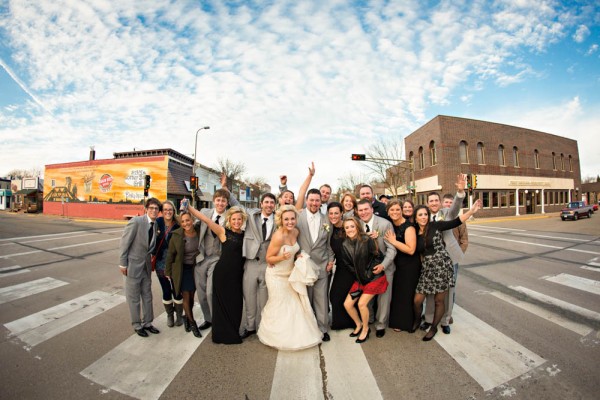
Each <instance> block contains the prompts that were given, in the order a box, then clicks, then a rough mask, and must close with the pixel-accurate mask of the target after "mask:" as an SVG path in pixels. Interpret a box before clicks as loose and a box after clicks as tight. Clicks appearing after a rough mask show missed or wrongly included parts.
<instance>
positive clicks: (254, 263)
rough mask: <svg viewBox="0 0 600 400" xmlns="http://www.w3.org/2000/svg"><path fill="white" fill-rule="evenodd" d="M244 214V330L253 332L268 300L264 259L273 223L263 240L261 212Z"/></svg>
mask: <svg viewBox="0 0 600 400" xmlns="http://www.w3.org/2000/svg"><path fill="white" fill-rule="evenodd" d="M246 212H247V213H248V220H247V221H246V231H245V234H244V245H243V247H242V252H243V256H244V257H246V262H245V263H244V281H243V289H244V302H245V305H246V329H247V330H249V331H255V330H257V329H258V325H259V324H260V315H261V313H262V310H263V308H264V307H265V304H267V299H268V293H267V284H266V282H265V272H266V271H267V260H266V257H267V249H268V248H269V244H270V243H271V237H272V236H273V231H274V230H275V224H274V223H273V229H272V230H271V232H268V233H267V237H266V238H263V234H262V224H263V217H262V212H261V210H260V209H251V210H246ZM269 218H271V220H273V218H274V214H271V215H270V216H269Z"/></svg>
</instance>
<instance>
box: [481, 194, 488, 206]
mask: <svg viewBox="0 0 600 400" xmlns="http://www.w3.org/2000/svg"><path fill="white" fill-rule="evenodd" d="M481 202H482V203H483V208H490V192H481Z"/></svg>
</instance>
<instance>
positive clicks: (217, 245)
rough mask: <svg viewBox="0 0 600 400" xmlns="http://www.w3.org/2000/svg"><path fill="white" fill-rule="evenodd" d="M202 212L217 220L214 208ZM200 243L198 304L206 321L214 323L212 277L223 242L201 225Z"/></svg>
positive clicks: (197, 258)
mask: <svg viewBox="0 0 600 400" xmlns="http://www.w3.org/2000/svg"><path fill="white" fill-rule="evenodd" d="M200 212H201V213H202V214H204V215H206V216H207V217H208V218H211V219H212V220H213V221H214V220H215V218H216V211H215V209H214V208H203V209H202V210H200ZM219 224H220V225H221V226H224V225H225V213H223V215H222V216H221V218H220V219H219ZM199 238H200V239H199V242H198V251H199V253H198V255H197V256H196V267H195V268H194V283H195V285H196V291H197V294H198V302H199V303H200V308H201V309H202V315H203V316H204V321H206V322H212V276H213V272H214V270H215V265H217V262H218V261H219V258H221V241H220V240H219V238H218V237H217V238H215V237H213V235H212V231H211V230H210V229H208V225H206V224H201V225H200V233H199Z"/></svg>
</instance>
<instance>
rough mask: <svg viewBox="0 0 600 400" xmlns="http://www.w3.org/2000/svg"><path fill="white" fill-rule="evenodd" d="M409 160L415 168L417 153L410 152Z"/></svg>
mask: <svg viewBox="0 0 600 400" xmlns="http://www.w3.org/2000/svg"><path fill="white" fill-rule="evenodd" d="M408 160H409V161H410V163H411V164H412V167H413V168H415V154H414V153H413V152H412V151H411V152H410V153H408Z"/></svg>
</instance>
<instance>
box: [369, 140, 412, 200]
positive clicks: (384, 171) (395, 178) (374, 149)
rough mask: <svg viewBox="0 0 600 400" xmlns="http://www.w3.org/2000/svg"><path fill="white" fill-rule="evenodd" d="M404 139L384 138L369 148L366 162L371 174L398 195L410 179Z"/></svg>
mask: <svg viewBox="0 0 600 400" xmlns="http://www.w3.org/2000/svg"><path fill="white" fill-rule="evenodd" d="M403 153H404V141H403V139H402V137H394V138H389V139H382V140H381V141H379V142H376V143H373V144H372V145H370V146H369V147H368V148H367V152H366V156H367V160H366V161H365V163H364V166H365V168H366V169H368V170H369V171H370V172H371V176H373V177H374V178H375V180H377V181H378V182H382V183H383V184H384V186H385V188H386V189H387V190H388V191H389V192H390V193H392V195H393V196H398V194H399V192H400V189H401V186H403V185H406V184H407V182H409V181H410V178H409V174H408V172H407V171H408V165H407V164H408V163H403V162H402V161H403Z"/></svg>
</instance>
